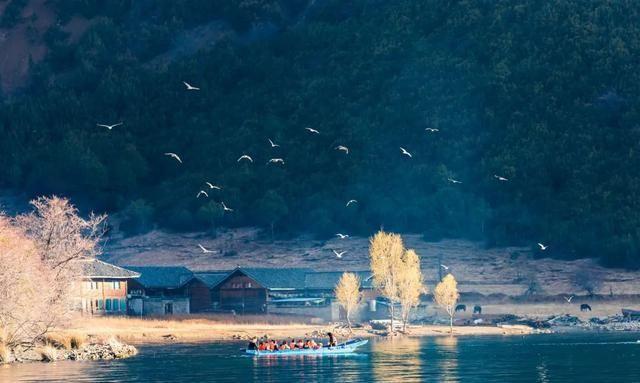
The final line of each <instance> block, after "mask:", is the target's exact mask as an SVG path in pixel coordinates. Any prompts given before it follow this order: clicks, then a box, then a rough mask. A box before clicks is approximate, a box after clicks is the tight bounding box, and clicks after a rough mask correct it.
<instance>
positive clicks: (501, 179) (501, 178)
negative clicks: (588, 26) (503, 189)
mask: <svg viewBox="0 0 640 383" xmlns="http://www.w3.org/2000/svg"><path fill="white" fill-rule="evenodd" d="M493 178H495V179H497V180H498V181H509V179H507V178H504V177H500V176H499V175H497V174H494V175H493Z"/></svg>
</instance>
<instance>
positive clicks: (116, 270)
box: [76, 258, 140, 279]
mask: <svg viewBox="0 0 640 383" xmlns="http://www.w3.org/2000/svg"><path fill="white" fill-rule="evenodd" d="M76 262H78V264H79V265H80V272H81V274H82V276H83V277H85V278H122V279H128V278H138V277H139V276H140V274H139V273H136V272H135V271H132V270H128V269H125V268H122V267H119V266H116V265H112V264H111V263H107V262H103V261H101V260H99V259H95V258H91V259H89V258H87V259H79V260H77V261H76Z"/></svg>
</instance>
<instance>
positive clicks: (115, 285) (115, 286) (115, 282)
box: [113, 281, 120, 290]
mask: <svg viewBox="0 0 640 383" xmlns="http://www.w3.org/2000/svg"><path fill="white" fill-rule="evenodd" d="M113 289H114V290H120V281H113Z"/></svg>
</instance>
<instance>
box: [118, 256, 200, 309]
mask: <svg viewBox="0 0 640 383" xmlns="http://www.w3.org/2000/svg"><path fill="white" fill-rule="evenodd" d="M127 268H128V269H130V270H133V271H135V272H137V273H139V274H140V277H139V278H137V279H136V280H134V281H132V282H131V283H130V284H129V290H128V295H129V301H130V304H129V309H130V313H131V314H132V315H172V314H189V313H190V312H191V304H190V303H191V302H190V301H191V299H190V294H191V282H192V281H193V280H194V275H193V272H192V271H191V270H189V269H187V268H186V267H182V266H127Z"/></svg>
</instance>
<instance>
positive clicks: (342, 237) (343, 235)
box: [336, 233, 349, 239]
mask: <svg viewBox="0 0 640 383" xmlns="http://www.w3.org/2000/svg"><path fill="white" fill-rule="evenodd" d="M336 236H337V237H340V239H345V238H349V235H347V234H342V233H338V234H336Z"/></svg>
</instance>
